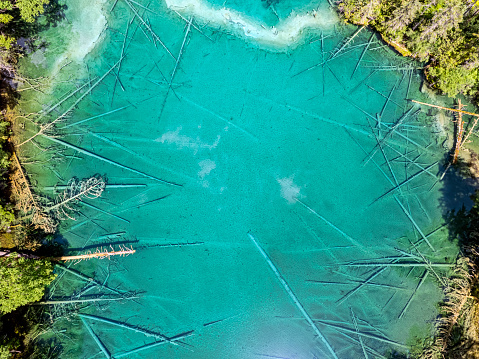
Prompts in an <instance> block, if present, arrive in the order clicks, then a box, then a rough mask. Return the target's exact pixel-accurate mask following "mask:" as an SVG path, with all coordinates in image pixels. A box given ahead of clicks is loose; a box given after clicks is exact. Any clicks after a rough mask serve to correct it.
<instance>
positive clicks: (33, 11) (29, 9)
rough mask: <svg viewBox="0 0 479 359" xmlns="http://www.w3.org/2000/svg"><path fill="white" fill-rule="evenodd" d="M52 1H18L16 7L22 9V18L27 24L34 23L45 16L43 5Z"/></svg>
mask: <svg viewBox="0 0 479 359" xmlns="http://www.w3.org/2000/svg"><path fill="white" fill-rule="evenodd" d="M49 2H50V0H17V3H16V6H17V7H18V8H19V9H20V16H21V18H22V19H23V20H25V21H26V22H34V21H35V18H36V17H37V16H38V15H40V14H43V11H44V9H43V5H46V4H48V3H49Z"/></svg>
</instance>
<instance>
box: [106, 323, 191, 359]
mask: <svg viewBox="0 0 479 359" xmlns="http://www.w3.org/2000/svg"><path fill="white" fill-rule="evenodd" d="M191 335H193V330H190V331H189V332H185V333H182V334H178V335H175V336H174V337H171V338H170V340H171V341H178V340H181V339H183V338H186V337H189V336H191ZM165 343H168V341H166V340H163V341H161V342H156V343H151V344H146V345H142V346H141V347H138V348H135V349H132V350H129V351H127V352H123V353H119V354H115V359H120V358H123V357H126V356H129V355H131V354H134V353H138V352H140V351H143V350H146V349H151V348H155V347H157V346H159V345H163V344H165Z"/></svg>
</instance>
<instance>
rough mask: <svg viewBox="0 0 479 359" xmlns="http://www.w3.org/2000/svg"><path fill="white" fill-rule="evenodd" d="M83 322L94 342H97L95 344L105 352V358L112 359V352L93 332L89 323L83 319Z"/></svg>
mask: <svg viewBox="0 0 479 359" xmlns="http://www.w3.org/2000/svg"><path fill="white" fill-rule="evenodd" d="M80 319H81V321H82V322H83V325H85V328H86V329H87V330H88V333H90V335H91V336H92V338H93V340H95V343H96V344H97V345H98V346H99V347H100V349H101V351H102V352H103V354H105V356H106V357H107V358H108V359H110V358H111V354H110V352H109V351H108V349H107V348H106V347H105V344H103V343H102V342H101V340H100V338H98V336H97V335H96V334H95V333H94V332H93V330H92V329H91V328H90V326H89V325H88V323H87V322H86V321H85V319H83V318H81V317H80Z"/></svg>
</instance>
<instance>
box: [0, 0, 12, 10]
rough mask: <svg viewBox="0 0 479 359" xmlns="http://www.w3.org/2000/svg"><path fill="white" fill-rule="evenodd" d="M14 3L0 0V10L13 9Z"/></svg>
mask: <svg viewBox="0 0 479 359" xmlns="http://www.w3.org/2000/svg"><path fill="white" fill-rule="evenodd" d="M12 9H13V4H12V3H11V2H10V1H8V0H0V10H12Z"/></svg>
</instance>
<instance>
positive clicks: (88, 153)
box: [43, 135, 183, 187]
mask: <svg viewBox="0 0 479 359" xmlns="http://www.w3.org/2000/svg"><path fill="white" fill-rule="evenodd" d="M43 136H44V137H45V138H48V139H49V140H50V141H53V142H56V143H59V144H61V145H63V146H65V147H68V148H71V149H73V150H75V151H77V152H80V153H83V154H84V155H87V156H90V157H93V158H96V159H98V160H100V161H103V162H106V163H109V164H111V165H113V166H116V167H119V168H122V169H125V170H127V171H130V172H133V173H136V174H139V175H141V176H143V177H147V178H150V179H152V180H155V181H158V182H161V183H165V184H167V185H170V186H176V187H183V186H182V185H181V184H177V183H173V182H168V181H166V180H163V179H161V178H158V177H155V176H151V175H149V174H147V173H145V172H141V171H138V170H135V169H134V168H131V167H128V166H125V165H122V164H121V163H118V162H115V161H112V160H110V159H108V158H106V157H103V156H100V155H97V154H95V153H93V152H90V151H88V150H85V149H83V148H80V147H77V146H75V145H72V144H70V143H68V142H65V141H62V140H59V139H57V138H54V137H50V136H46V135H43Z"/></svg>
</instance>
